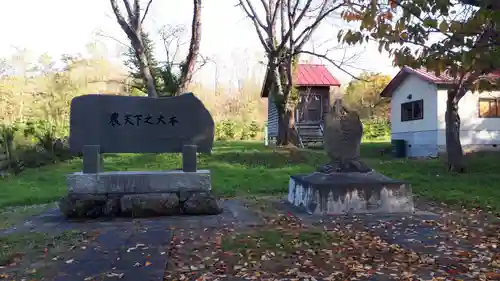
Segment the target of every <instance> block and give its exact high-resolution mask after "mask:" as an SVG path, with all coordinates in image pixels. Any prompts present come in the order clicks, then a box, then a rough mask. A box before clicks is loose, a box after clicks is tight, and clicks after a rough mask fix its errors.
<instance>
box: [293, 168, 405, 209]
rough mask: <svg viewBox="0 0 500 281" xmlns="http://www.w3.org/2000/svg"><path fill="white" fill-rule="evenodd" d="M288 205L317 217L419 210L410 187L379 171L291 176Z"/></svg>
mask: <svg viewBox="0 0 500 281" xmlns="http://www.w3.org/2000/svg"><path fill="white" fill-rule="evenodd" d="M288 202H289V203H291V204H293V205H295V206H297V207H299V208H302V209H303V210H305V211H306V212H307V213H309V214H317V215H339V214H349V213H350V214H356V213H359V214H362V213H412V212H414V211H415V208H414V203H413V196H412V191H411V187H410V185H409V184H408V183H406V182H404V181H398V180H394V179H391V178H389V177H386V176H384V175H382V174H380V173H377V172H375V171H372V172H368V173H329V174H326V173H319V172H316V173H312V174H309V175H296V176H291V177H290V182H289V186H288Z"/></svg>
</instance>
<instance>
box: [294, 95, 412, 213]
mask: <svg viewBox="0 0 500 281" xmlns="http://www.w3.org/2000/svg"><path fill="white" fill-rule="evenodd" d="M362 137H363V125H362V123H361V120H360V118H359V115H358V114H357V113H356V112H355V111H351V110H348V109H347V108H346V107H345V106H344V105H343V104H342V100H341V99H337V100H336V101H335V102H334V104H333V107H332V108H331V109H330V112H329V113H328V114H327V116H326V118H325V125H324V135H323V143H324V147H325V151H326V154H327V155H328V157H329V158H330V162H329V163H327V164H325V165H323V166H322V167H320V168H319V169H318V171H317V172H314V173H311V174H307V175H294V176H291V177H290V182H289V187H288V202H289V203H291V204H293V205H295V206H297V207H300V208H302V209H304V210H305V211H307V212H308V213H309V214H328V215H330V214H331V215H335V214H346V213H379V212H385V213H408V212H414V204H413V197H412V192H411V187H410V185H409V184H408V183H406V182H404V181H399V180H395V179H392V178H389V177H387V176H384V175H382V174H380V173H378V172H376V171H374V170H373V169H371V168H369V167H368V166H367V165H365V164H364V163H363V162H362V161H361V160H360V145H361V139H362Z"/></svg>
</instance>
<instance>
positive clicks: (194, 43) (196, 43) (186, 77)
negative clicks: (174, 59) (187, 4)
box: [177, 0, 201, 94]
mask: <svg viewBox="0 0 500 281" xmlns="http://www.w3.org/2000/svg"><path fill="white" fill-rule="evenodd" d="M193 4H194V6H193V21H192V23H191V40H190V42H189V51H188V54H187V56H186V60H185V61H184V62H183V64H182V65H181V76H180V83H179V89H178V92H177V94H181V93H183V92H186V91H187V88H188V86H189V83H190V82H191V79H192V78H193V73H194V71H195V66H196V61H197V58H198V55H199V53H200V42H201V0H193Z"/></svg>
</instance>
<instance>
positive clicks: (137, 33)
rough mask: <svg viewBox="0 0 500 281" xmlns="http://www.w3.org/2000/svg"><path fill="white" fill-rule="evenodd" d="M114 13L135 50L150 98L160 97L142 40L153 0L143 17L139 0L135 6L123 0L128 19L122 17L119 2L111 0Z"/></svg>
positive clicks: (134, 2) (127, 0) (150, 1)
mask: <svg viewBox="0 0 500 281" xmlns="http://www.w3.org/2000/svg"><path fill="white" fill-rule="evenodd" d="M109 1H110V3H111V7H112V8H113V12H114V14H115V16H116V20H117V21H118V24H119V25H120V27H121V28H122V29H123V31H124V32H125V34H126V35H127V37H128V38H129V39H130V43H131V44H132V48H133V49H134V52H135V56H136V58H137V61H138V62H139V65H140V71H141V74H142V75H141V76H142V79H143V80H144V84H145V85H146V87H147V90H148V96H149V97H158V93H157V92H156V86H155V79H154V77H153V74H152V71H151V66H150V65H149V61H148V57H147V55H146V48H145V45H144V40H143V38H142V23H143V22H144V19H145V18H146V15H147V13H148V11H149V8H150V7H151V3H152V2H153V0H149V2H148V4H147V6H146V9H145V11H144V13H143V15H142V16H141V7H140V3H139V0H133V5H132V4H131V3H130V1H132V0H122V2H123V5H124V6H125V9H126V12H127V19H125V17H124V16H123V15H122V13H121V11H120V8H119V7H118V3H117V0H109Z"/></svg>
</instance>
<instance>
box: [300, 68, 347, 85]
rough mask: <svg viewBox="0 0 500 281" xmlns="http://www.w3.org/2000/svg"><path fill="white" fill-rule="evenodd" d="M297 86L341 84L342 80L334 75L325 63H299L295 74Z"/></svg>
mask: <svg viewBox="0 0 500 281" xmlns="http://www.w3.org/2000/svg"><path fill="white" fill-rule="evenodd" d="M295 85H297V86H340V82H339V81H338V80H337V79H336V78H335V77H333V75H332V74H331V73H330V71H328V69H327V68H326V67H325V66H324V65H320V64H299V65H298V66H297V73H296V74H295Z"/></svg>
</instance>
